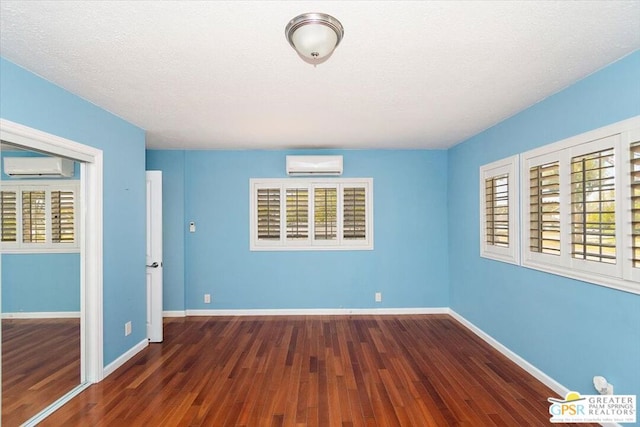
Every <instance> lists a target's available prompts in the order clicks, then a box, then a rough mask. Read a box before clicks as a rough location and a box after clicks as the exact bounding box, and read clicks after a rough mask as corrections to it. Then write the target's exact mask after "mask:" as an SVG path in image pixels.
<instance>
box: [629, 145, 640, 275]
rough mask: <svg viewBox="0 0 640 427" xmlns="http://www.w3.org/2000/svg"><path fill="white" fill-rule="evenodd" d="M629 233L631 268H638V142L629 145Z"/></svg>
mask: <svg viewBox="0 0 640 427" xmlns="http://www.w3.org/2000/svg"><path fill="white" fill-rule="evenodd" d="M630 150H631V170H630V173H631V217H632V218H631V233H632V239H633V240H632V255H631V259H632V262H633V267H635V268H640V141H636V142H633V143H632V144H631V148H630Z"/></svg>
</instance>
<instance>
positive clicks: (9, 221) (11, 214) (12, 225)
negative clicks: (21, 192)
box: [0, 191, 18, 242]
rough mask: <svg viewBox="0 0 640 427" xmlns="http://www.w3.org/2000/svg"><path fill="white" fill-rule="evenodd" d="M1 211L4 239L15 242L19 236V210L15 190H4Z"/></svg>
mask: <svg viewBox="0 0 640 427" xmlns="http://www.w3.org/2000/svg"><path fill="white" fill-rule="evenodd" d="M0 193H1V197H0V212H1V213H2V223H1V225H0V226H1V227H2V241H3V242H15V241H17V238H18V211H17V203H16V197H17V192H15V191H2V192H0Z"/></svg>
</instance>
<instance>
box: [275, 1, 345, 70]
mask: <svg viewBox="0 0 640 427" xmlns="http://www.w3.org/2000/svg"><path fill="white" fill-rule="evenodd" d="M285 34H286V36H287V40H289V44H290V45H291V46H292V47H293V48H294V49H295V50H296V51H297V52H298V54H299V55H300V56H302V57H303V58H304V59H305V60H307V61H308V62H312V63H320V62H323V61H324V60H326V59H327V58H328V57H329V56H330V55H331V53H333V51H334V50H335V48H336V47H337V46H338V45H339V44H340V41H341V40H342V37H343V36H344V28H342V24H341V23H340V21H338V20H337V19H336V18H334V17H332V16H330V15H327V14H325V13H304V14H302V15H299V16H296V17H295V18H293V19H292V20H291V21H289V23H288V24H287V27H286V28H285Z"/></svg>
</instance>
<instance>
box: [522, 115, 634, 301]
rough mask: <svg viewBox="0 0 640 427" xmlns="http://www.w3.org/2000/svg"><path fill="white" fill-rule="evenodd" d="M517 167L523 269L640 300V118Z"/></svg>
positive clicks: (552, 147) (538, 152)
mask: <svg viewBox="0 0 640 427" xmlns="http://www.w3.org/2000/svg"><path fill="white" fill-rule="evenodd" d="M521 159H522V163H521V170H522V171H523V179H524V173H525V171H526V173H527V175H528V176H527V184H525V183H524V182H523V185H522V190H521V191H522V198H521V203H522V204H521V209H522V210H523V215H522V221H523V222H525V223H528V224H527V225H528V226H527V227H523V228H524V230H523V235H522V241H523V244H522V265H523V266H525V267H528V268H534V269H537V270H542V271H545V272H549V273H553V274H558V275H562V276H566V277H570V278H573V279H578V280H581V281H583V282H590V283H595V284H598V285H602V286H606V287H611V288H615V289H621V290H624V291H627V292H633V293H638V294H640V116H638V117H636V118H632V119H628V120H625V121H622V122H618V123H614V124H612V125H609V126H605V127H603V128H599V129H595V130H593V131H589V132H586V133H584V134H581V135H576V136H574V137H571V138H567V139H565V140H562V141H558V142H555V143H553V144H549V145H546V146H542V147H539V148H536V149H534V150H530V151H527V152H525V153H523V154H521Z"/></svg>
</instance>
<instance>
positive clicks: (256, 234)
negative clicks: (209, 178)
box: [250, 178, 373, 251]
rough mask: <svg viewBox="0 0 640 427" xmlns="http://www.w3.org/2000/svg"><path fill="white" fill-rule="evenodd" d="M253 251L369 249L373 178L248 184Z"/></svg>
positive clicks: (371, 226) (270, 181) (261, 181)
mask: <svg viewBox="0 0 640 427" xmlns="http://www.w3.org/2000/svg"><path fill="white" fill-rule="evenodd" d="M250 191H251V203H250V209H251V215H250V218H251V224H250V233H251V242H250V249H251V250H262V251H265V250H370V249H373V180H372V179H371V178H324V179H323V178H312V179H252V180H250Z"/></svg>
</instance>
